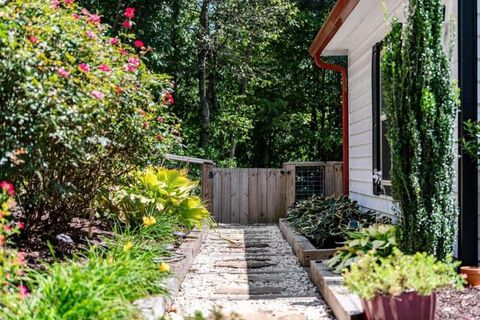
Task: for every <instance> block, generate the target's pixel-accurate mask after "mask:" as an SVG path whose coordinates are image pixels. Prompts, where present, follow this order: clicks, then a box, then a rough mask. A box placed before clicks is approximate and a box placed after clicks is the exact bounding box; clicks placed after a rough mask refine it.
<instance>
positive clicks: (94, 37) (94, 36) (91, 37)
mask: <svg viewBox="0 0 480 320" xmlns="http://www.w3.org/2000/svg"><path fill="white" fill-rule="evenodd" d="M86 33H87V37H89V38H90V39H96V38H97V35H96V34H95V32H93V31H87V32H86Z"/></svg>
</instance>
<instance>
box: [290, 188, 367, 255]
mask: <svg viewBox="0 0 480 320" xmlns="http://www.w3.org/2000/svg"><path fill="white" fill-rule="evenodd" d="M287 221H288V222H289V223H290V224H291V225H292V227H293V228H295V229H297V230H298V231H300V232H301V233H303V234H304V235H305V236H307V237H308V238H310V239H312V240H313V241H314V242H315V243H316V244H317V245H319V246H321V247H335V246H336V244H337V243H338V242H343V241H345V240H346V233H345V231H346V230H348V229H352V228H353V229H357V228H359V227H366V226H369V225H371V224H373V223H375V221H376V216H375V214H374V213H373V212H372V211H367V212H364V211H362V210H360V208H359V207H358V205H357V203H356V202H355V201H351V200H350V199H349V198H348V197H346V196H341V197H324V196H314V197H312V198H311V199H308V200H304V201H300V202H299V203H297V204H296V205H295V208H294V209H293V210H290V211H289V212H288V214H287Z"/></svg>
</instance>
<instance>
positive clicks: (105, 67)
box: [98, 64, 111, 72]
mask: <svg viewBox="0 0 480 320" xmlns="http://www.w3.org/2000/svg"><path fill="white" fill-rule="evenodd" d="M98 69H100V70H102V71H105V72H110V71H111V69H110V67H109V66H108V65H106V64H101V65H99V66H98Z"/></svg>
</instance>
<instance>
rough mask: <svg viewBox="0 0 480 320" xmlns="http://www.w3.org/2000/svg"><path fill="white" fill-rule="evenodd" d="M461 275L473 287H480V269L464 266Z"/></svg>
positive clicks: (461, 268)
mask: <svg viewBox="0 0 480 320" xmlns="http://www.w3.org/2000/svg"><path fill="white" fill-rule="evenodd" d="M460 273H461V274H462V276H463V277H464V278H465V280H467V282H468V284H469V285H470V286H472V287H480V267H473V266H463V267H460Z"/></svg>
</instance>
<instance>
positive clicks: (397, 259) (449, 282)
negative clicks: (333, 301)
mask: <svg viewBox="0 0 480 320" xmlns="http://www.w3.org/2000/svg"><path fill="white" fill-rule="evenodd" d="M456 267H458V263H455V262H452V259H451V256H450V257H448V258H447V259H446V262H445V263H444V262H441V261H438V260H437V259H436V258H435V257H434V256H433V255H428V254H427V253H419V252H417V253H416V254H414V255H406V254H404V253H402V252H401V251H400V250H399V249H394V250H393V253H392V254H391V255H389V256H388V257H386V258H382V257H379V256H377V255H375V253H369V254H367V255H365V257H363V258H362V259H360V260H359V261H358V262H356V263H353V264H352V265H351V267H350V271H347V272H345V273H344V274H343V276H344V279H345V284H346V285H347V287H348V288H349V289H350V290H351V291H352V292H354V293H356V294H358V295H359V296H360V297H361V298H363V299H367V300H370V299H373V298H374V297H376V296H378V295H388V296H398V295H400V294H402V293H403V292H412V291H415V292H416V293H417V294H419V295H423V296H428V295H430V294H432V292H434V291H436V290H438V289H442V288H447V287H457V288H461V287H462V284H463V282H464V280H463V278H462V277H461V276H459V275H458V274H457V272H456V271H455V268H456Z"/></svg>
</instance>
